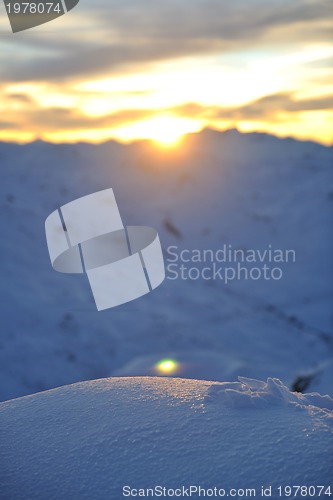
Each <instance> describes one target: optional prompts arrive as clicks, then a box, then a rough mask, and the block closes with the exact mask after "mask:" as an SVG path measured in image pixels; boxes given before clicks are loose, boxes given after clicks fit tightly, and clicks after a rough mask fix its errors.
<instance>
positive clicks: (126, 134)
mask: <svg viewBox="0 0 333 500" xmlns="http://www.w3.org/2000/svg"><path fill="white" fill-rule="evenodd" d="M201 128H202V125H201V123H200V122H198V121H194V120H189V119H186V118H178V117H176V116H158V117H156V118H151V119H149V120H145V121H142V122H138V123H134V124H132V125H129V126H127V127H124V128H121V129H119V130H117V138H119V139H120V140H123V141H131V140H133V139H136V138H138V137H140V138H142V139H149V140H152V141H154V142H157V143H158V144H159V145H161V146H164V147H172V146H175V145H176V144H177V143H178V142H179V141H180V140H181V138H182V137H183V136H184V135H185V134H189V133H191V132H197V131H199V130H200V129H201Z"/></svg>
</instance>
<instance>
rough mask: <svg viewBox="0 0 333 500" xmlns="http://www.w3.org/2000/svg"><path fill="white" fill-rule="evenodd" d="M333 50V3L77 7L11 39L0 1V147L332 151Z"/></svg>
mask: <svg viewBox="0 0 333 500" xmlns="http://www.w3.org/2000/svg"><path fill="white" fill-rule="evenodd" d="M36 1H37V0H36ZM332 39H333V4H332V0H288V1H286V0H232V1H231V0H228V1H225V0H177V1H176V0H164V1H161V0H141V1H140V0H80V3H79V4H78V5H77V7H76V8H75V9H73V10H72V11H71V12H70V13H68V14H66V15H65V16H63V17H60V18H58V19H56V20H55V21H52V22H51V23H47V24H45V25H43V26H40V27H37V28H34V29H31V30H28V31H25V32H21V33H16V34H12V32H11V30H10V26H9V22H8V19H7V16H6V12H5V8H4V4H3V2H1V3H0V45H1V50H0V139H2V140H15V141H20V142H21V141H29V140H32V139H36V138H42V139H45V140H51V141H55V142H59V141H71V142H72V141H77V140H89V141H102V140H105V139H108V138H111V137H112V138H118V139H121V140H125V141H128V140H132V139H139V138H153V139H157V140H159V141H165V142H168V141H170V142H172V141H173V140H175V139H177V138H178V137H179V136H180V135H181V134H184V133H187V132H194V131H197V130H200V129H202V128H204V127H212V128H217V129H222V130H223V129H226V128H230V127H237V128H238V129H239V130H242V131H249V130H261V131H266V132H271V133H274V134H277V135H280V136H290V135H291V136H293V137H298V138H302V139H305V138H306V139H314V140H317V141H320V142H322V143H325V144H332V142H333V89H332V82H333V43H332Z"/></svg>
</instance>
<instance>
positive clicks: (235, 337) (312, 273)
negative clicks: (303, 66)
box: [0, 130, 333, 400]
mask: <svg viewBox="0 0 333 500" xmlns="http://www.w3.org/2000/svg"><path fill="white" fill-rule="evenodd" d="M332 160H333V148H332V147H324V146H321V145H319V144H316V143H311V142H299V141H295V140H292V139H285V140H282V139H278V138H276V137H273V136H269V135H266V134H240V133H238V132H237V131H235V130H232V131H227V132H225V133H220V132H217V131H211V130H206V131H203V132H202V133H199V134H193V135H190V136H187V137H186V138H185V139H184V140H183V142H182V144H180V145H179V147H178V148H175V149H174V150H163V149H161V148H159V147H157V146H154V145H152V144H150V143H147V142H139V143H134V144H130V145H121V144H118V143H116V142H114V141H110V142H107V143H104V144H101V145H92V144H85V143H79V144H72V145H71V144H59V145H55V144H48V143H44V142H40V141H37V142H35V143H31V144H27V145H15V144H5V143H0V177H1V183H0V196H1V212H0V227H1V233H2V241H1V248H0V252H1V276H2V280H1V285H0V300H1V318H2V327H1V335H0V397H1V399H3V400H4V399H11V398H14V397H19V396H22V395H26V394H31V393H35V392H37V391H41V390H46V389H49V388H52V387H56V386H60V385H64V384H68V383H73V382H76V381H80V380H87V379H95V378H100V377H105V376H110V375H112V374H118V375H149V374H156V370H155V366H156V363H158V361H159V360H160V359H163V358H169V357H174V358H176V360H177V361H178V362H179V365H180V369H179V372H178V373H177V376H185V377H194V378H203V379H211V380H220V381H224V380H234V381H235V380H237V377H238V376H244V377H248V378H258V379H266V378H267V377H273V378H280V379H281V380H283V382H284V383H285V384H287V385H288V386H289V387H291V388H297V389H299V390H310V391H312V390H319V391H320V392H321V393H328V394H332V383H331V373H332V366H333V364H332V359H333V341H332V338H333V337H332V333H331V331H332V316H331V307H330V306H331V301H332V294H333V289H332V281H331V278H330V275H331V272H332V267H333V266H332V254H333V252H332V250H333V248H332V247H333V241H332V237H331V227H332V200H333V179H332V168H331V167H332V164H333V161H332ZM108 187H112V188H113V190H114V193H115V196H116V199H117V202H118V205H119V209H120V212H121V214H122V217H123V222H124V224H125V225H132V224H133V225H146V226H151V227H154V228H156V229H157V230H158V232H159V235H160V239H161V242H162V246H163V249H164V253H165V260H166V265H168V264H170V254H169V253H168V248H169V247H170V246H173V247H175V246H176V247H177V252H178V254H179V253H180V252H181V251H182V250H186V251H188V252H193V251H194V250H198V251H201V250H202V249H208V250H212V251H216V250H219V249H221V248H224V245H227V246H228V245H231V246H232V248H234V249H242V250H243V251H247V250H253V251H255V252H258V251H259V252H262V251H264V250H265V249H266V248H269V245H271V248H272V249H273V250H281V251H284V250H287V249H289V250H292V251H294V252H295V262H289V263H284V264H283V276H282V278H281V279H279V280H270V281H268V280H264V279H260V280H249V279H248V280H246V279H240V280H238V279H235V280H232V282H230V283H228V284H225V283H224V282H221V281H219V280H214V279H209V280H204V279H201V278H200V279H197V280H191V279H188V280H183V279H181V278H180V279H176V280H171V279H169V278H170V273H169V275H168V278H167V279H166V280H165V282H164V283H163V285H162V286H160V287H159V289H157V290H155V291H154V292H153V293H151V294H149V295H147V296H146V297H143V298H142V299H140V300H138V301H135V302H133V303H130V304H127V305H126V306H123V307H121V308H115V309H113V310H109V311H105V312H104V313H97V312H96V310H95V306H94V303H93V299H92V297H91V294H90V290H89V286H88V285H87V282H86V279H85V277H84V276H74V275H68V276H66V275H62V274H58V273H55V272H54V271H53V270H52V267H51V265H50V262H49V258H48V254H47V248H46V242H45V234H44V222H45V219H46V217H47V216H48V215H49V214H50V213H51V212H52V211H53V210H55V209H56V208H58V207H59V206H61V205H63V204H65V203H68V202H69V201H72V200H74V199H75V198H78V197H80V196H84V195H85V194H89V193H92V192H95V191H98V190H101V189H105V188H108ZM192 264H193V263H191V262H190V263H189V264H187V265H188V266H192ZM281 267H282V266H281Z"/></svg>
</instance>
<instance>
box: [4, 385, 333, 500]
mask: <svg viewBox="0 0 333 500" xmlns="http://www.w3.org/2000/svg"><path fill="white" fill-rule="evenodd" d="M332 424H333V400H332V399H331V398H330V397H328V396H320V395H319V394H307V395H306V396H305V395H302V394H298V393H292V392H290V391H289V390H288V389H287V388H286V387H285V386H284V385H283V384H282V383H281V382H280V381H279V380H277V379H268V380H267V383H265V382H260V381H257V380H252V379H246V378H243V377H240V379H239V382H232V383H220V382H207V381H197V380H187V379H171V378H156V377H143V378H141V377H138V378H110V379H102V380H97V381H91V382H84V383H78V384H75V385H71V386H65V387H62V388H59V389H54V390H51V391H48V392H43V393H39V394H36V395H32V396H27V397H23V398H20V399H17V400H12V401H8V402H5V403H2V404H0V429H1V431H0V432H1V434H2V438H1V440H2V446H1V448H0V463H1V468H0V491H1V492H2V497H1V498H6V499H11V500H18V499H25V500H26V499H32V498H33V499H34V500H38V499H42V500H45V499H60V498H61V499H62V500H67V499H89V500H93V499H103V500H105V499H108V498H110V499H116V500H119V499H121V498H123V490H122V489H123V487H124V486H128V487H130V488H135V489H138V488H147V487H150V488H151V487H154V486H158V485H160V486H163V487H166V488H181V487H182V486H184V487H189V486H191V485H192V486H194V485H197V486H198V487H199V486H201V487H202V488H214V487H217V488H224V489H225V490H226V492H228V491H230V490H229V489H230V488H236V489H237V488H243V489H245V488H255V489H256V496H258V497H260V491H261V487H262V486H265V487H268V486H272V487H273V490H272V491H273V493H272V497H271V498H278V495H277V488H278V486H279V485H282V486H284V485H308V486H309V485H325V486H328V483H329V479H330V478H331V477H332V470H333V454H332V449H333V425H332ZM126 491H129V490H128V489H127V490H126ZM193 496H197V495H193ZM325 498H327V497H325Z"/></svg>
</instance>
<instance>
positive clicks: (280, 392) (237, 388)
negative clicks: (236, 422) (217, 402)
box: [210, 377, 333, 416]
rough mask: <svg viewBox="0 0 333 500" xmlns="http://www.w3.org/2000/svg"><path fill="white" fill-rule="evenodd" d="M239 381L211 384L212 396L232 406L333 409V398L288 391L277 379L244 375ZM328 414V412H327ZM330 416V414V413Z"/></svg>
mask: <svg viewBox="0 0 333 500" xmlns="http://www.w3.org/2000/svg"><path fill="white" fill-rule="evenodd" d="M238 380H239V382H230V383H223V384H222V386H221V384H217V385H213V386H212V387H211V389H210V396H211V397H212V398H214V397H219V398H222V399H223V401H224V402H225V403H226V404H229V405H231V406H233V407H244V408H250V407H256V408H263V407H265V406H269V405H286V404H288V405H296V406H299V407H300V408H303V409H306V408H307V409H316V410H318V409H322V410H333V399H332V398H330V397H329V396H327V395H326V396H322V395H320V394H318V393H313V394H311V393H310V394H301V393H298V392H290V391H289V389H288V388H287V387H286V386H285V385H283V383H282V382H281V381H280V380H279V379H273V378H268V379H267V382H261V381H259V380H254V379H250V378H246V377H238ZM329 414H330V412H329ZM330 416H331V415H330Z"/></svg>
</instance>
